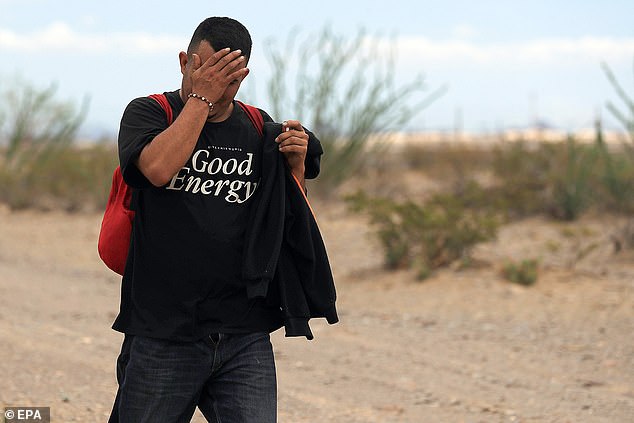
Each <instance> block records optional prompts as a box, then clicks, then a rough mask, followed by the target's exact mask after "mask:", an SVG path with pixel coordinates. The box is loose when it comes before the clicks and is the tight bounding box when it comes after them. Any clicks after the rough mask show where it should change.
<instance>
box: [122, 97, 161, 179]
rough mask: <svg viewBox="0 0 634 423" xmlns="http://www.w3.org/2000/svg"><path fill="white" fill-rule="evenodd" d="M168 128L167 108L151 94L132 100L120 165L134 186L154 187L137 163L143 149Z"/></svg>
mask: <svg viewBox="0 0 634 423" xmlns="http://www.w3.org/2000/svg"><path fill="white" fill-rule="evenodd" d="M166 128H167V116H166V115H165V111H163V109H162V108H161V106H160V105H159V104H158V103H157V102H156V101H155V100H153V99H151V98H149V97H141V98H137V99H135V100H132V101H131V102H130V104H128V107H126V109H125V111H124V112H123V117H122V118H121V125H120V127H119V141H118V145H119V164H120V166H121V172H122V173H123V179H124V181H125V182H126V183H127V184H128V185H130V186H131V187H133V188H138V189H142V188H147V187H150V186H152V184H151V182H150V181H149V180H148V179H147V178H146V177H145V175H143V173H142V172H141V171H140V170H139V168H138V167H137V165H136V162H137V159H138V158H139V155H140V154H141V151H142V150H143V148H144V147H145V146H146V145H147V144H149V143H150V142H152V140H153V139H154V137H156V136H157V135H158V134H160V133H161V132H163V131H164V130H165V129H166Z"/></svg>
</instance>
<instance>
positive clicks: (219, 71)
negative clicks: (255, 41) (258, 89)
mask: <svg viewBox="0 0 634 423" xmlns="http://www.w3.org/2000/svg"><path fill="white" fill-rule="evenodd" d="M245 60H246V59H245V57H244V56H242V52H241V51H240V50H235V51H230V49H229V48H225V49H222V50H220V51H217V52H215V53H214V54H212V55H211V56H210V57H209V59H207V60H206V61H205V63H201V61H202V60H201V58H200V56H199V55H198V54H196V53H194V54H193V55H192V72H191V87H192V92H194V93H196V94H198V95H201V96H204V97H206V98H208V99H209V101H211V102H214V103H215V102H217V101H218V100H219V99H220V98H221V97H222V95H223V94H224V92H225V90H226V89H227V86H228V85H229V84H230V83H231V82H232V81H234V80H242V79H243V78H244V77H245V76H246V75H247V74H248V73H249V69H247V68H246V67H244V66H245V63H246V62H245Z"/></svg>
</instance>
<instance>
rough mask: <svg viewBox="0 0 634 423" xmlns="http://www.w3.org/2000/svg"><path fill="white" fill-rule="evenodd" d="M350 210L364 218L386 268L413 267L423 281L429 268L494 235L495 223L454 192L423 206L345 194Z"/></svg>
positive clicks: (495, 221)
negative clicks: (366, 218)
mask: <svg viewBox="0 0 634 423" xmlns="http://www.w3.org/2000/svg"><path fill="white" fill-rule="evenodd" d="M346 201H347V203H348V205H349V207H350V209H351V210H352V211H354V212H358V213H364V214H366V215H368V216H369V218H370V224H371V225H372V226H373V227H374V229H375V233H376V235H377V237H378V239H379V241H380V243H381V246H382V247H383V252H384V260H385V266H386V267H387V268H388V269H398V268H409V267H413V268H415V269H416V271H417V273H418V276H419V278H421V279H424V278H425V277H427V276H428V275H429V274H430V273H431V272H432V271H433V270H435V269H437V268H440V267H443V266H447V265H449V264H450V263H452V262H453V261H455V260H457V259H460V258H463V257H464V256H467V255H468V254H469V252H470V250H471V248H472V247H473V246H474V245H476V244H477V243H479V242H482V241H486V240H489V239H491V238H493V237H494V236H495V234H496V231H497V227H498V222H497V219H496V218H495V216H494V215H493V214H492V213H490V212H487V211H482V210H478V209H473V208H470V207H468V205H467V203H466V202H465V201H464V199H463V198H462V197H461V196H459V195H446V194H437V195H434V196H433V197H432V198H431V199H430V200H428V201H426V202H425V203H424V204H417V203H415V202H413V201H411V200H406V201H395V200H392V199H389V198H385V197H369V196H367V195H366V194H365V193H363V192H358V193H356V194H354V195H351V196H348V197H346Z"/></svg>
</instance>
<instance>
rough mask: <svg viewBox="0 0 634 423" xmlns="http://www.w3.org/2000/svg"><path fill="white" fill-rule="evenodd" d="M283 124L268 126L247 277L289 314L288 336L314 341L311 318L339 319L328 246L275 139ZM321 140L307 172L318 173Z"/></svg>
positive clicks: (253, 293) (252, 292) (254, 289)
mask: <svg viewBox="0 0 634 423" xmlns="http://www.w3.org/2000/svg"><path fill="white" fill-rule="evenodd" d="M281 131H282V129H281V125H280V124H276V123H268V122H267V123H265V124H264V136H263V146H262V148H263V157H262V179H261V181H260V186H259V188H258V190H257V192H256V194H255V195H256V198H255V201H254V204H253V207H252V211H251V215H250V221H249V225H248V229H247V234H246V239H245V251H244V265H243V277H244V279H245V280H247V281H248V286H247V292H248V295H249V297H250V298H256V297H266V298H267V302H269V304H272V305H276V306H279V307H280V308H281V309H282V311H283V312H284V326H285V329H286V336H306V338H308V339H313V334H312V332H311V331H310V326H309V325H308V320H309V319H310V318H313V317H325V318H326V319H327V321H328V323H330V324H333V323H336V322H338V320H339V319H338V317H337V311H336V309H335V300H336V293H335V285H334V280H333V277H332V272H331V270H330V263H329V262H328V255H327V253H326V248H325V246H324V242H323V240H322V237H321V233H320V232H319V228H318V227H317V222H316V221H315V216H314V214H313V212H312V209H311V207H310V204H309V203H308V200H307V198H306V196H305V194H304V192H303V190H302V189H301V187H300V186H299V184H298V183H297V181H296V180H295V178H294V177H293V175H292V174H291V172H290V170H289V169H288V166H287V164H286V161H285V160H284V157H283V155H282V154H281V153H280V152H279V150H278V145H277V143H276V142H275V138H276V137H277V136H278V135H279V134H280V133H281ZM321 153H322V150H321V146H320V145H319V142H318V141H317V140H316V139H315V138H314V137H312V136H311V140H310V142H309V148H308V153H307V158H308V160H307V162H306V176H307V177H315V176H317V173H319V157H320V156H321Z"/></svg>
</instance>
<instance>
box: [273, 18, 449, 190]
mask: <svg viewBox="0 0 634 423" xmlns="http://www.w3.org/2000/svg"><path fill="white" fill-rule="evenodd" d="M298 40H299V41H298ZM366 40H367V37H366V34H365V33H364V32H363V31H360V32H359V33H358V35H357V36H356V37H355V38H352V39H347V38H345V37H344V36H341V35H338V34H335V33H334V32H332V31H331V30H330V29H329V28H324V29H323V30H322V31H321V32H320V33H318V34H308V35H307V36H306V37H304V38H303V39H302V37H301V34H298V33H293V34H291V36H290V37H289V39H288V42H287V43H286V45H285V46H284V47H281V48H280V47H278V45H277V44H275V43H273V42H269V43H268V44H267V46H266V50H267V51H266V56H267V58H268V59H269V62H270V65H271V68H272V75H271V77H270V79H269V81H268V95H269V99H270V101H271V102H272V110H271V111H272V115H273V117H274V118H277V119H279V118H280V117H282V116H286V115H287V114H288V115H293V116H297V117H298V118H299V119H300V120H301V121H302V122H303V123H305V124H306V125H307V126H308V127H310V128H311V129H313V130H314V132H315V133H316V134H318V136H319V139H320V140H321V143H322V145H323V147H324V150H325V151H326V154H325V155H324V157H323V160H322V170H321V174H320V177H319V180H318V183H316V184H315V187H314V188H315V189H313V190H312V192H313V193H317V194H322V195H328V194H329V193H332V192H333V190H334V189H335V188H337V187H338V186H339V185H340V184H341V183H342V182H343V181H345V180H346V179H347V178H349V177H350V176H351V175H353V174H355V173H356V172H357V171H358V170H359V169H360V168H361V167H362V166H363V165H369V166H372V159H373V158H377V157H380V155H377V154H375V153H376V151H377V149H381V148H382V147H383V141H384V140H385V137H386V135H387V133H389V131H392V130H401V128H402V127H403V126H404V125H406V124H407V123H408V122H410V121H411V120H412V119H413V118H414V117H416V115H417V114H418V112H420V110H422V109H423V108H424V107H426V106H427V105H428V104H430V103H431V102H432V101H433V100H434V99H435V98H437V97H438V96H439V95H441V94H442V93H443V92H444V90H445V88H444V87H443V88H441V89H439V90H436V91H434V92H432V93H430V94H429V95H428V96H426V97H424V98H423V99H422V100H419V101H415V100H416V98H417V96H418V95H419V94H420V93H421V92H423V91H424V90H426V87H425V84H424V80H423V78H422V76H421V75H417V72H416V71H413V72H412V74H413V75H414V76H413V78H412V79H411V80H410V81H405V82H401V81H397V80H396V77H395V75H396V72H395V59H394V56H395V54H394V51H393V49H392V50H391V51H389V52H386V54H377V49H378V47H377V46H376V45H373V46H371V47H368V46H367V44H368V43H367V42H366ZM294 68H295V69H296V73H294V74H293V73H291V72H289V69H290V70H291V71H292V70H293V69H294Z"/></svg>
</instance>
